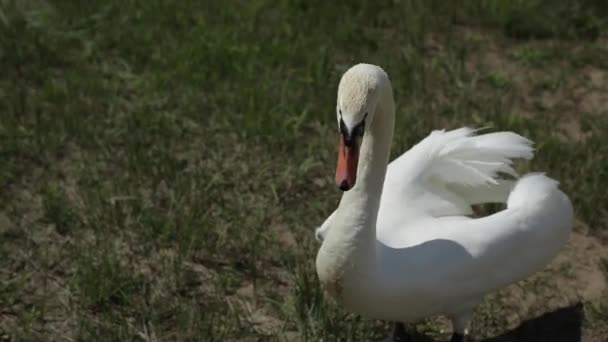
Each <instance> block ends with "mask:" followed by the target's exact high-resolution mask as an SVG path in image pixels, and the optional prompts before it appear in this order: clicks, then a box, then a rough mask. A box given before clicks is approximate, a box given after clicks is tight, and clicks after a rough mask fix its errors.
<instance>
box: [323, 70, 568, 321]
mask: <svg viewBox="0 0 608 342" xmlns="http://www.w3.org/2000/svg"><path fill="white" fill-rule="evenodd" d="M350 83H352V84H356V87H353V88H349V84H350ZM365 84H372V85H373V87H370V88H365V86H364V85H365ZM362 85H363V86H362ZM341 92H345V93H347V94H348V96H347V97H346V98H347V99H346V100H344V98H345V96H342V97H341V96H340V94H341ZM338 99H339V101H338V109H339V110H340V112H341V113H340V117H346V118H348V122H349V123H352V124H351V125H354V124H357V123H358V122H359V121H360V120H361V119H360V118H362V117H363V114H362V113H363V112H366V113H367V112H369V113H370V114H369V115H370V116H372V118H369V119H368V120H369V122H367V123H365V122H364V124H366V129H365V135H364V136H363V141H362V143H361V146H360V155H361V158H360V159H359V170H358V175H357V181H356V185H355V187H354V188H352V189H351V190H350V191H347V192H345V193H344V194H343V196H342V200H341V202H340V205H339V207H338V208H337V209H336V210H335V211H334V212H333V213H332V214H331V215H330V216H329V217H328V218H327V220H326V221H325V222H324V223H323V224H322V225H321V227H319V228H318V229H317V230H316V232H315V234H316V236H317V238H318V239H319V240H322V241H323V243H322V246H321V248H320V250H319V253H318V255H317V260H316V264H317V273H318V275H319V279H320V281H321V284H322V285H323V287H324V288H325V289H326V290H327V291H328V293H330V294H331V295H332V296H333V297H334V298H335V299H336V300H337V301H338V302H339V303H341V304H342V305H344V306H345V307H346V308H348V309H350V310H352V311H354V312H357V313H359V314H361V315H363V316H366V317H370V318H377V319H384V320H390V321H413V320H418V319H422V318H425V317H427V316H431V315H437V314H445V315H448V316H449V317H451V318H452V321H453V324H454V329H455V331H456V332H458V333H464V329H465V327H466V325H467V323H468V320H469V319H470V316H471V313H472V310H473V308H474V306H475V305H476V304H477V303H479V301H480V300H481V299H482V297H483V296H484V295H485V294H486V293H488V292H489V291H492V290H495V289H498V288H500V287H502V286H505V285H508V284H510V283H512V282H515V281H517V280H520V279H522V278H524V277H526V276H528V275H530V274H532V273H534V272H536V271H538V270H540V269H541V268H543V267H544V266H545V265H546V264H547V263H549V262H550V261H551V259H552V258H553V257H554V256H555V255H556V254H557V253H558V252H559V250H560V248H561V247H562V246H563V244H564V243H565V242H566V240H567V238H568V235H569V233H570V230H571V227H572V224H573V210H572V205H571V203H570V201H569V199H568V197H567V196H566V195H565V194H564V193H562V192H561V191H560V190H559V188H558V183H557V182H556V181H555V180H553V179H551V178H549V177H547V176H545V175H544V174H529V175H525V176H524V177H522V178H520V179H519V180H505V179H501V174H505V175H510V176H511V177H512V178H515V179H517V177H518V174H517V173H516V171H515V170H514V169H513V166H512V162H513V159H517V158H523V159H530V158H532V157H533V149H532V142H531V141H529V140H528V139H526V138H524V137H521V136H520V135H517V134H515V133H512V132H496V133H486V134H481V135H476V133H477V132H478V131H475V130H473V129H470V128H460V129H456V130H451V131H444V130H442V131H434V132H432V133H431V134H430V135H429V136H427V137H426V138H425V139H423V140H422V141H421V142H420V143H418V144H417V145H415V146H413V147H412V148H411V149H410V150H409V151H407V152H406V153H404V154H403V155H401V156H400V157H398V158H397V159H395V160H394V161H393V162H391V163H390V164H389V165H388V166H387V159H388V151H389V150H390V144H391V140H392V130H393V117H394V110H393V105H394V104H393V102H392V89H391V86H390V81H389V79H388V76H387V75H386V73H384V71H383V70H382V69H380V68H379V67H377V66H373V65H369V64H359V65H356V66H354V67H353V68H351V69H350V70H349V71H347V72H346V73H345V75H344V76H343V78H342V80H341V82H340V88H339V90H338ZM351 99H356V101H350V100H351ZM345 108H346V110H345ZM345 121H346V120H345ZM487 202H494V203H496V202H498V203H506V204H507V208H506V209H505V210H503V211H500V212H498V213H496V214H493V215H490V216H487V217H483V218H470V217H468V215H470V214H472V208H471V205H473V204H479V203H487Z"/></svg>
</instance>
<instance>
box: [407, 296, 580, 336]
mask: <svg viewBox="0 0 608 342" xmlns="http://www.w3.org/2000/svg"><path fill="white" fill-rule="evenodd" d="M582 322H583V305H582V304H581V303H577V304H575V305H572V306H569V307H565V308H561V309H558V310H555V311H552V312H547V313H545V314H543V315H542V316H539V317H536V318H533V319H530V320H528V321H525V322H523V323H522V324H521V325H520V326H518V327H517V328H515V329H513V330H510V331H507V332H505V333H504V334H502V335H499V336H495V337H491V338H486V339H475V338H472V337H469V338H468V339H467V340H466V341H471V342H580V341H581V336H582ZM414 341H416V342H442V341H445V340H435V339H432V338H430V337H428V336H421V335H418V334H416V336H415V339H414Z"/></svg>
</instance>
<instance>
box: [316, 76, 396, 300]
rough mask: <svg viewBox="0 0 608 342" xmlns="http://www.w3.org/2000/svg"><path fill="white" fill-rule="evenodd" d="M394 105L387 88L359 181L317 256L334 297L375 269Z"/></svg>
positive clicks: (362, 152)
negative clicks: (379, 212)
mask: <svg viewBox="0 0 608 342" xmlns="http://www.w3.org/2000/svg"><path fill="white" fill-rule="evenodd" d="M393 125H394V103H393V93H392V89H391V86H390V84H386V85H385V89H384V91H383V92H382V93H381V96H380V101H379V104H378V106H377V109H376V113H375V114H374V118H373V121H372V123H371V125H370V127H369V129H368V131H367V132H366V133H365V135H364V138H363V141H362V144H361V149H360V152H359V164H358V173H357V181H356V184H355V186H354V187H353V188H352V189H351V190H350V191H347V192H345V193H344V194H343V195H342V199H341V201H340V205H339V207H338V209H337V211H336V213H335V216H334V218H332V221H331V227H330V229H329V231H328V234H327V236H326V238H325V240H324V241H323V245H322V246H321V249H320V250H319V254H318V255H317V272H318V275H319V279H320V280H321V282H322V283H323V285H324V287H325V288H326V289H327V290H329V292H330V293H332V292H336V293H335V294H336V295H338V296H339V294H338V293H339V292H340V291H341V290H340V289H341V288H342V287H344V286H345V284H346V283H349V284H353V283H357V284H364V283H365V282H366V280H370V279H372V278H373V273H374V272H375V270H376V267H375V263H376V251H375V246H376V218H377V216H378V209H379V207H380V198H381V196H382V187H383V184H384V177H385V174H386V168H387V164H388V159H389V154H390V147H391V142H392V138H393V129H394V127H393Z"/></svg>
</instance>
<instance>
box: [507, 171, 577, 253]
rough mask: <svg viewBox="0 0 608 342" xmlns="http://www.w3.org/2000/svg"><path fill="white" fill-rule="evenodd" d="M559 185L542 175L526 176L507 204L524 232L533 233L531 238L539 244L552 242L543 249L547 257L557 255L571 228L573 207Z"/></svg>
mask: <svg viewBox="0 0 608 342" xmlns="http://www.w3.org/2000/svg"><path fill="white" fill-rule="evenodd" d="M558 184H559V183H558V182H557V181H556V180H554V179H551V178H549V177H547V176H545V175H544V174H543V173H531V174H527V175H525V176H524V177H522V178H521V179H519V180H518V181H517V183H516V184H515V187H514V188H513V190H512V191H511V193H510V194H509V199H508V200H507V210H510V209H516V211H517V212H518V214H517V216H518V217H519V219H520V222H521V223H520V224H521V225H522V228H523V229H530V231H534V232H535V234H533V235H532V236H533V237H535V238H537V239H538V241H539V242H542V241H543V240H544V239H546V240H549V241H552V243H550V244H546V245H543V249H545V251H544V252H545V253H546V254H547V256H549V255H554V254H556V253H557V252H558V251H559V249H560V248H561V247H562V246H563V244H564V243H565V242H566V240H567V239H568V236H569V234H570V231H571V230H572V226H573V224H574V210H573V208H572V203H571V202H570V199H569V198H568V196H566V194H564V193H563V192H562V191H561V190H560V189H559V188H558ZM548 249H554V250H552V251H550V250H548ZM551 257H552V256H551Z"/></svg>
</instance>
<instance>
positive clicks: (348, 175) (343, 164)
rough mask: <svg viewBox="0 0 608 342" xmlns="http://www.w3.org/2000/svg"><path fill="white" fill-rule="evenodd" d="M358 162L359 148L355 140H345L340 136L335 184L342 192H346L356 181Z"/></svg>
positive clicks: (342, 135)
mask: <svg viewBox="0 0 608 342" xmlns="http://www.w3.org/2000/svg"><path fill="white" fill-rule="evenodd" d="M358 161H359V146H358V144H357V139H350V140H346V139H345V137H344V134H340V144H339V146H338V166H337V167H336V184H338V187H340V190H342V191H348V190H350V189H352V188H353V186H355V182H356V181H357V164H358Z"/></svg>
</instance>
